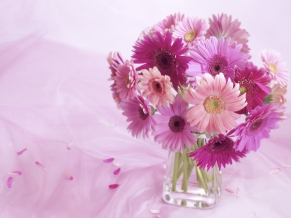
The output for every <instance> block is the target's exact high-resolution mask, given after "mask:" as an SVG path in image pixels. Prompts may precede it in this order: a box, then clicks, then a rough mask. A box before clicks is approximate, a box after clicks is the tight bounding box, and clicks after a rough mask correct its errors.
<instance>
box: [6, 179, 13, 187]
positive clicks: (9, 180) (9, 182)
mask: <svg viewBox="0 0 291 218" xmlns="http://www.w3.org/2000/svg"><path fill="white" fill-rule="evenodd" d="M12 185H13V177H9V178H8V179H7V187H8V188H12Z"/></svg>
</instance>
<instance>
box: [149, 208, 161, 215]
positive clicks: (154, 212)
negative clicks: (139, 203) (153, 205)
mask: <svg viewBox="0 0 291 218" xmlns="http://www.w3.org/2000/svg"><path fill="white" fill-rule="evenodd" d="M150 212H151V213H152V214H159V213H160V210H158V209H150Z"/></svg>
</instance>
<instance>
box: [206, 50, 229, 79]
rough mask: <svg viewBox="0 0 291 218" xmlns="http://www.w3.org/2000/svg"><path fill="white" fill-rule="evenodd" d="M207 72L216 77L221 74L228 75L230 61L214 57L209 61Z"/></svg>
mask: <svg viewBox="0 0 291 218" xmlns="http://www.w3.org/2000/svg"><path fill="white" fill-rule="evenodd" d="M205 70H206V72H208V73H210V74H211V75H212V76H216V75H217V74H219V73H220V72H222V73H224V74H226V73H227V71H228V61H227V60H226V58H225V57H222V56H220V55H214V56H213V57H212V58H210V59H209V60H208V61H207V66H206V69H205Z"/></svg>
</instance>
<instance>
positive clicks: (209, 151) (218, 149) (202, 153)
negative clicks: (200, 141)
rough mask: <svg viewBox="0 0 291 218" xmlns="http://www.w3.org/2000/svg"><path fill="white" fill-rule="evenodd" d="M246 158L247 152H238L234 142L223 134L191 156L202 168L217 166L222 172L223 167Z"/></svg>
mask: <svg viewBox="0 0 291 218" xmlns="http://www.w3.org/2000/svg"><path fill="white" fill-rule="evenodd" d="M244 156H245V151H242V152H240V151H236V150H235V149H234V142H233V140H232V139H231V138H230V137H228V136H225V135H223V134H219V135H218V136H216V137H214V138H212V139H210V140H209V141H208V142H207V144H206V145H204V146H202V147H200V148H198V149H197V150H195V151H193V152H191V153H190V154H189V157H193V160H194V161H196V162H197V165H198V166H199V167H200V168H203V169H205V168H207V170H209V169H210V168H212V167H214V165H215V164H217V166H218V168H219V170H220V169H221V167H222V166H223V167H225V166H226V165H227V164H232V161H235V162H239V158H242V157H244Z"/></svg>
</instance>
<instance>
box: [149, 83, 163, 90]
mask: <svg viewBox="0 0 291 218" xmlns="http://www.w3.org/2000/svg"><path fill="white" fill-rule="evenodd" d="M152 87H153V90H154V91H155V92H157V93H161V92H162V91H163V86H162V84H161V83H160V82H159V81H154V82H153V83H152Z"/></svg>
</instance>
